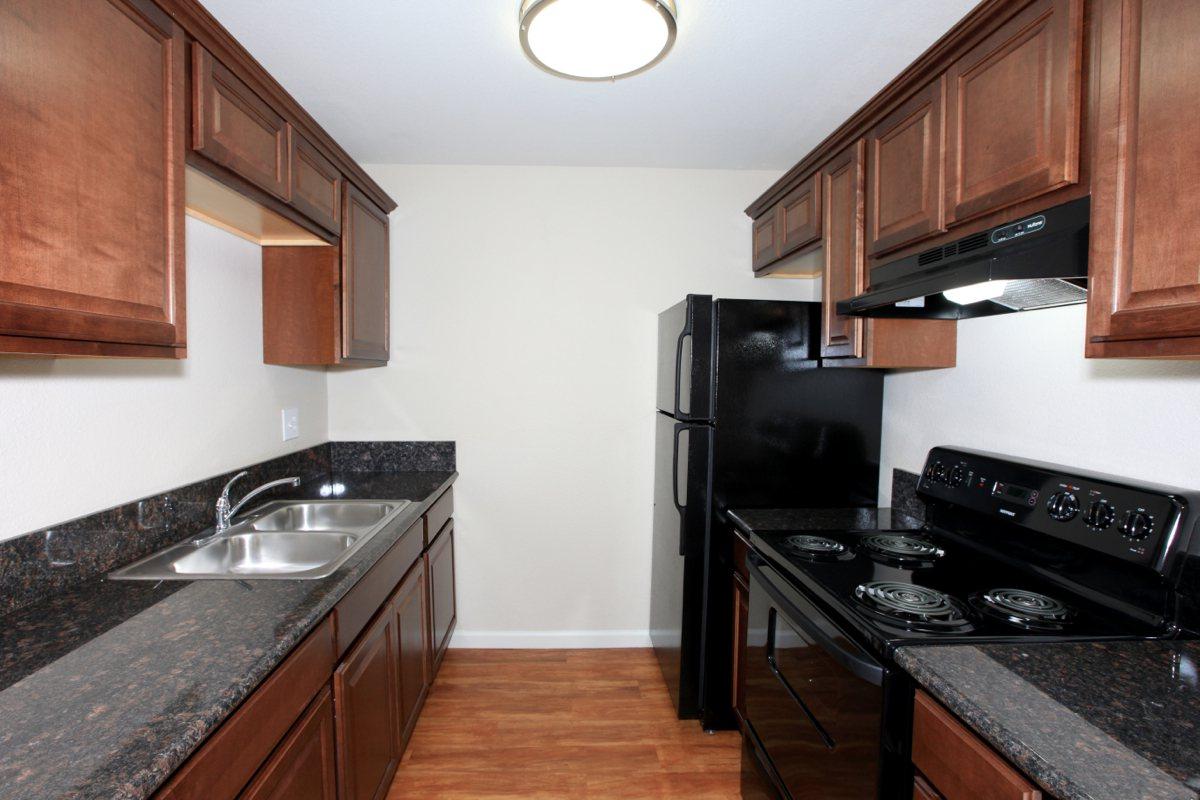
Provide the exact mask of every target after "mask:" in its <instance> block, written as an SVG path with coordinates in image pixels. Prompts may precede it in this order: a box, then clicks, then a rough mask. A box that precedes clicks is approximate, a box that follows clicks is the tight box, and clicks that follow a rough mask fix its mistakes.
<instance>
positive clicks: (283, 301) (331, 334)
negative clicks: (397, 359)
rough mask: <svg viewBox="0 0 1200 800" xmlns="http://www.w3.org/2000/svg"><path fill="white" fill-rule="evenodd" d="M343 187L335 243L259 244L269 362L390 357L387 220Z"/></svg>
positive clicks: (265, 358)
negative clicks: (337, 243) (337, 242)
mask: <svg viewBox="0 0 1200 800" xmlns="http://www.w3.org/2000/svg"><path fill="white" fill-rule="evenodd" d="M343 186H344V191H343V194H344V198H343V202H342V237H341V244H340V246H333V245H330V246H325V247H264V248H263V256H262V259H263V260H262V265H263V361H265V362H266V363H268V364H282V365H334V364H345V363H361V364H368V365H371V364H379V365H382V364H385V363H387V360H388V351H389V343H388V337H389V331H390V327H391V325H390V320H389V316H390V313H391V310H390V303H389V286H390V283H391V276H390V275H389V270H390V268H391V267H390V257H389V253H388V218H387V215H386V214H384V213H383V211H382V210H381V209H380V208H379V207H378V206H376V205H375V204H374V203H372V202H371V200H370V199H369V198H367V197H366V196H365V195H364V194H363V193H362V192H360V191H359V190H358V189H356V188H355V187H354V186H353V185H351V184H349V183H345V182H343Z"/></svg>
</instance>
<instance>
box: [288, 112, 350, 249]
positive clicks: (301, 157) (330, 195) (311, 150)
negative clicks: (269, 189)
mask: <svg viewBox="0 0 1200 800" xmlns="http://www.w3.org/2000/svg"><path fill="white" fill-rule="evenodd" d="M288 153H289V159H288V161H289V163H290V164H291V173H292V183H291V192H290V196H291V201H292V205H293V206H294V207H295V208H296V210H298V211H299V212H300V213H302V214H305V215H307V216H308V217H309V218H310V219H312V220H313V221H314V222H316V223H318V224H319V225H321V227H323V228H325V230H327V231H330V232H332V233H338V232H339V231H341V229H342V173H340V172H338V169H337V167H335V166H334V165H333V163H332V162H331V161H330V160H329V159H327V158H326V157H325V156H323V155H321V151H320V150H318V149H317V148H315V147H313V145H312V144H311V143H310V142H309V141H308V140H307V139H305V138H304V137H303V136H302V135H300V133H298V132H297V131H296V129H295V128H293V127H291V126H290V125H289V126H288Z"/></svg>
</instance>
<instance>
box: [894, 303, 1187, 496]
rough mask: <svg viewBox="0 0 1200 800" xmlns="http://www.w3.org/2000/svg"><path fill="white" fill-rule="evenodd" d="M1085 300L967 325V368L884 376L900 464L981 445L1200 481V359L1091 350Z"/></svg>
mask: <svg viewBox="0 0 1200 800" xmlns="http://www.w3.org/2000/svg"><path fill="white" fill-rule="evenodd" d="M1083 343H1084V307H1083V306H1073V307H1069V308H1062V309H1053V310H1045V311H1031V312H1025V313H1021V314H1008V315H1002V316H996V317H990V318H982V319H973V320H963V321H961V322H959V324H958V367H956V368H955V369H950V370H932V371H928V372H909V373H896V374H891V375H888V376H887V377H886V378H885V379H884V405H883V409H884V429H883V470H882V473H881V476H880V478H881V480H880V492H881V501H882V502H887V500H888V499H889V498H890V494H891V478H892V468H893V467H900V468H901V469H906V470H908V471H910V472H919V471H920V469H921V467H922V466H923V464H924V463H925V455H926V453H927V452H928V450H929V448H930V447H932V446H934V445H939V444H949V445H962V446H970V447H975V448H979V449H984V450H992V451H995V452H999V453H1006V454H1010V455H1017V456H1024V457H1027V458H1035V459H1040V460H1043V461H1051V462H1055V463H1061V464H1066V465H1069V466H1076V467H1083V468H1087V469H1092V470H1100V471H1103V472H1110V473H1115V474H1117V475H1123V476H1128V477H1132V478H1139V479H1143V480H1149V481H1157V482H1161V483H1168V484H1172V485H1176V486H1182V487H1184V488H1193V489H1200V413H1198V412H1200V362H1195V361H1180V362H1171V361H1124V360H1121V361H1117V360H1103V361H1100V360H1088V359H1085V358H1084V357H1083Z"/></svg>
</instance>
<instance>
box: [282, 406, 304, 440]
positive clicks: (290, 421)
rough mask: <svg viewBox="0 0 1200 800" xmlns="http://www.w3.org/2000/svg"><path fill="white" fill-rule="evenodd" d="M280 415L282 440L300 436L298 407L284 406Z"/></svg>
mask: <svg viewBox="0 0 1200 800" xmlns="http://www.w3.org/2000/svg"><path fill="white" fill-rule="evenodd" d="M280 416H281V417H282V419H283V440H284V441H285V442H286V441H288V440H289V439H298V438H300V409H298V408H285V409H283V410H282V411H281V412H280Z"/></svg>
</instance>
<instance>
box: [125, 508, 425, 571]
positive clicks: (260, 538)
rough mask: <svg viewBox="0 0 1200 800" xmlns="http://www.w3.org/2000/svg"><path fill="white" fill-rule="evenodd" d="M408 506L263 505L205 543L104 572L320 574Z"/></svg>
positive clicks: (177, 547) (190, 544) (189, 544)
mask: <svg viewBox="0 0 1200 800" xmlns="http://www.w3.org/2000/svg"><path fill="white" fill-rule="evenodd" d="M408 504H409V503H408V501H407V500H397V501H392V500H387V501H384V500H322V501H316V502H289V501H279V502H274V503H268V504H267V505H265V506H261V507H260V508H258V509H256V510H254V511H252V512H250V513H249V514H248V515H246V517H245V518H244V519H242V520H241V521H239V522H237V523H236V524H234V525H233V526H231V527H230V528H229V530H228V531H226V532H225V533H224V534H223V535H221V536H218V537H217V538H215V539H212V540H211V541H203V540H204V539H205V537H207V536H210V535H211V533H212V531H211V530H209V531H205V532H204V533H202V534H200V536H198V537H196V539H195V540H189V541H186V542H182V543H180V544H177V545H174V546H172V547H168V548H166V549H165V550H160V551H159V552H157V553H154V554H153V555H150V556H147V557H146V558H143V559H142V560H141V561H137V562H135V563H133V564H130V565H129V566H127V567H122V568H121V569H119V570H117V571H115V572H113V573H111V574H110V575H109V578H111V579H113V580H169V579H176V580H200V579H241V580H244V579H247V578H265V579H276V580H278V579H298V578H299V579H309V580H312V579H316V578H324V577H327V576H329V575H331V574H333V572H334V570H336V569H337V568H338V567H340V566H341V565H342V564H343V563H345V561H346V560H347V559H348V558H350V556H352V555H353V554H354V553H355V552H356V551H358V549H359V548H361V547H362V546H363V545H364V544H365V543H366V542H368V541H369V540H370V539H371V537H372V536H374V535H375V534H376V533H378V532H379V531H381V530H383V529H384V528H386V527H387V526H388V523H390V522H391V521H392V520H393V519H395V518H396V516H397V515H399V513H400V512H401V511H402V510H403V509H404V507H405V506H407V505H408ZM197 541H199V542H200V544H197V543H196V542H197Z"/></svg>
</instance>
